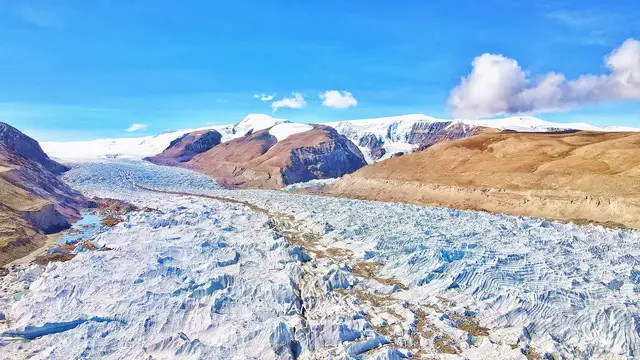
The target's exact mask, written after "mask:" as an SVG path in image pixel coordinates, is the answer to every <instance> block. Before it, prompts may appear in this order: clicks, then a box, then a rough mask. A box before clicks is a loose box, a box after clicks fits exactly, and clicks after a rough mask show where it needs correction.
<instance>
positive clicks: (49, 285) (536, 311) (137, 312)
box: [0, 160, 640, 359]
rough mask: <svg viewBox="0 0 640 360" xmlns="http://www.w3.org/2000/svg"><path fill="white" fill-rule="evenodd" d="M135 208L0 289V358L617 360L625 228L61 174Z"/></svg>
mask: <svg viewBox="0 0 640 360" xmlns="http://www.w3.org/2000/svg"><path fill="white" fill-rule="evenodd" d="M64 179H65V180H66V181H67V182H68V183H69V184H71V185H72V186H73V187H75V188H77V189H79V190H81V191H82V192H83V193H85V194H86V195H88V196H103V197H112V198H118V199H123V200H126V201H129V202H132V203H134V204H135V205H138V206H139V207H141V208H142V207H147V208H152V209H156V210H157V211H138V212H132V213H129V214H127V215H126V216H125V221H123V222H121V223H119V224H117V225H116V226H114V227H112V228H109V229H108V230H105V231H100V232H97V233H95V234H92V235H90V236H91V237H90V239H89V240H90V241H91V242H93V243H95V244H96V245H97V247H98V248H100V247H102V246H105V247H108V248H109V249H110V250H108V251H82V252H80V253H78V254H77V255H76V257H74V258H73V259H72V260H70V261H67V262H63V263H49V264H48V265H46V266H38V265H20V266H14V267H13V268H11V269H10V270H9V274H7V275H5V276H4V277H2V279H1V280H0V314H3V315H4V316H5V317H6V319H5V320H1V321H0V354H2V355H3V356H6V357H8V358H24V357H30V358H34V359H45V358H47V359H49V358H52V359H69V358H107V359H129V358H155V359H173V358H183V359H210V358H215V359H403V358H417V359H422V358H429V359H432V358H436V359H455V358H461V359H462V358H468V359H496V358H500V359H526V358H536V356H540V357H543V356H546V357H555V358H580V359H591V358H596V359H597V358H600V359H631V358H635V357H637V356H638V354H639V353H640V341H639V340H640V339H639V336H640V309H639V305H640V297H639V295H638V293H639V292H640V231H636V230H628V229H610V228H604V227H601V226H595V225H577V224H570V223H561V222H555V221H548V220H544V219H536V218H530V217H515V216H507V215H502V214H489V213H484V212H476V211H460V210H454V209H448V208H439V207H420V206H413V205H404V204H397V203H383V202H375V201H362V200H351V199H341V198H332V197H325V196H317V195H301V194H294V193H290V192H287V191H265V190H225V189H222V188H220V187H219V186H218V185H217V184H216V183H215V181H213V180H211V179H210V178H208V177H206V176H204V175H201V174H197V173H194V172H191V171H189V170H185V169H179V168H172V167H164V166H157V165H152V164H148V163H144V162H137V161H129V162H126V161H115V160H114V161H102V162H95V163H78V164H74V165H73V167H72V169H71V170H70V171H69V172H68V173H66V174H65V175H64Z"/></svg>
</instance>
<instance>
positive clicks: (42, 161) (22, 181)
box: [0, 123, 86, 266]
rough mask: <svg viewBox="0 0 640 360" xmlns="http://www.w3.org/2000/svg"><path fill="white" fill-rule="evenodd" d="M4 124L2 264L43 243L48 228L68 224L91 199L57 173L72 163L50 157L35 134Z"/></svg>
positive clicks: (0, 142) (0, 151) (0, 147)
mask: <svg viewBox="0 0 640 360" xmlns="http://www.w3.org/2000/svg"><path fill="white" fill-rule="evenodd" d="M3 129H4V130H3ZM0 130H2V133H1V134H0V135H1V136H0V266H2V265H4V264H6V263H7V262H10V261H11V260H13V259H16V258H19V257H21V256H23V255H26V254H28V253H29V252H31V251H33V250H35V249H37V248H38V247H40V246H42V244H44V241H45V237H44V235H43V234H48V233H53V232H57V231H60V230H62V229H66V228H68V227H69V226H70V222H72V221H74V220H76V219H78V218H79V217H80V213H79V209H80V208H82V207H84V206H86V200H85V199H84V197H82V195H80V193H78V192H76V191H74V190H72V189H71V188H70V187H69V186H67V185H66V184H65V183H63V182H62V181H61V180H60V179H58V178H57V176H56V173H58V172H60V171H63V170H64V169H66V167H64V166H63V165H60V164H58V163H56V162H55V161H53V160H51V159H49V157H48V156H46V154H44V153H43V152H41V150H39V149H40V145H39V144H38V143H37V142H36V141H35V140H33V139H31V138H29V137H28V136H26V135H24V134H22V133H20V132H19V131H18V130H16V129H15V128H13V127H11V126H9V125H7V124H4V123H0Z"/></svg>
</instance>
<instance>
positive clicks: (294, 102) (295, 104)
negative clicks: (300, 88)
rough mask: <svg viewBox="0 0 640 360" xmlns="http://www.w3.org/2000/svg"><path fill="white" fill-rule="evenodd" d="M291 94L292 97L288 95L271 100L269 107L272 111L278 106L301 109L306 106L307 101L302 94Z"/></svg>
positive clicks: (276, 109)
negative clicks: (280, 98)
mask: <svg viewBox="0 0 640 360" xmlns="http://www.w3.org/2000/svg"><path fill="white" fill-rule="evenodd" d="M291 94H292V95H293V97H288V98H284V99H282V100H278V101H274V102H272V103H271V109H272V110H273V111H278V109H279V108H291V109H301V108H303V107H305V106H307V102H306V101H304V96H302V94H300V93H297V92H294V93H291Z"/></svg>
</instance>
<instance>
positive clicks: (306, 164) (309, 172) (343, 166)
mask: <svg viewBox="0 0 640 360" xmlns="http://www.w3.org/2000/svg"><path fill="white" fill-rule="evenodd" d="M317 131H319V132H323V133H324V134H323V135H324V136H325V137H326V141H323V142H320V143H318V144H316V145H314V146H302V147H294V148H293V149H291V157H290V159H291V162H290V164H288V165H287V166H285V168H284V169H283V170H282V171H281V173H282V178H283V183H284V184H285V185H288V184H293V183H299V182H305V181H309V180H314V179H327V178H337V177H340V176H342V175H344V174H350V173H352V172H354V171H356V170H358V169H359V168H361V167H363V166H364V165H366V162H365V161H364V157H363V156H362V153H361V152H360V150H359V149H358V147H356V146H355V145H354V144H353V143H352V142H351V141H349V139H347V138H346V137H344V136H342V135H340V134H338V132H337V131H336V130H335V129H333V128H329V127H323V128H321V129H320V128H318V130H317Z"/></svg>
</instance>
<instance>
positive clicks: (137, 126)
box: [124, 124, 147, 132]
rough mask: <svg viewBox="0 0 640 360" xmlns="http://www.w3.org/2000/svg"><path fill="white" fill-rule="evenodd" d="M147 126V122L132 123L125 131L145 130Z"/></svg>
mask: <svg viewBox="0 0 640 360" xmlns="http://www.w3.org/2000/svg"><path fill="white" fill-rule="evenodd" d="M146 128H147V125H145V124H131V126H129V127H128V128H126V129H125V130H124V131H126V132H135V131H140V130H144V129H146Z"/></svg>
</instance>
